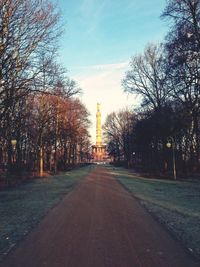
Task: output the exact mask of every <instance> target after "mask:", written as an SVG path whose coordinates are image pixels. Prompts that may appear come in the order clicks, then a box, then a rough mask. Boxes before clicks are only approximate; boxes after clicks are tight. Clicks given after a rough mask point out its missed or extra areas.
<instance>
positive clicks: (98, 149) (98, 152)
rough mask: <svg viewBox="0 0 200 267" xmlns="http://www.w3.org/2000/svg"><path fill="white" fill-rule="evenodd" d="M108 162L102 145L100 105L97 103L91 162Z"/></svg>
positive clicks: (104, 147)
mask: <svg viewBox="0 0 200 267" xmlns="http://www.w3.org/2000/svg"><path fill="white" fill-rule="evenodd" d="M107 160H108V155H107V152H106V145H103V144H102V128H101V112H100V104H99V103H97V113H96V145H93V146H92V161H93V162H97V163H98V162H99V163H101V162H105V161H107Z"/></svg>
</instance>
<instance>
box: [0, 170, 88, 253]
mask: <svg viewBox="0 0 200 267" xmlns="http://www.w3.org/2000/svg"><path fill="white" fill-rule="evenodd" d="M90 169H91V167H90V166H87V167H83V168H80V169H77V170H73V171H70V172H66V173H63V174H62V175H58V176H51V177H48V178H43V179H36V180H33V181H31V182H29V183H25V184H23V185H20V186H18V187H16V188H13V189H9V190H5V191H1V192H0V258H2V257H3V255H5V254H7V252H8V251H9V250H10V249H11V248H12V247H13V246H14V245H15V244H16V242H17V241H19V240H21V239H22V237H23V236H24V235H26V234H27V233H28V232H29V231H30V230H31V229H32V228H33V227H34V226H35V225H36V224H37V223H38V222H39V221H40V220H41V219H42V217H43V216H44V215H45V214H46V213H47V212H48V211H49V210H50V209H51V208H52V207H53V206H55V205H56V204H57V203H58V202H59V201H60V200H61V199H62V198H63V197H64V196H65V195H66V194H67V193H69V192H70V191H71V190H72V189H73V187H74V186H75V185H76V184H77V182H79V181H80V180H81V179H82V178H84V177H85V176H86V175H87V174H88V172H89V171H90Z"/></svg>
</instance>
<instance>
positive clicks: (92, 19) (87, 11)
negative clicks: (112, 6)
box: [79, 0, 106, 36]
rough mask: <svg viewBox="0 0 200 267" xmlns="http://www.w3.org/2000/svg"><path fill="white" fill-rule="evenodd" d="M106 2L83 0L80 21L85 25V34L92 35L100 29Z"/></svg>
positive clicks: (104, 0) (103, 0)
mask: <svg viewBox="0 0 200 267" xmlns="http://www.w3.org/2000/svg"><path fill="white" fill-rule="evenodd" d="M105 6H106V0H101V1H100V0H82V3H81V5H80V9H79V11H80V19H81V21H82V24H85V27H86V32H85V34H87V35H88V36H89V35H92V34H93V33H94V32H95V31H96V30H97V28H98V26H99V24H100V22H101V19H102V17H103V14H104V12H103V11H104V9H105Z"/></svg>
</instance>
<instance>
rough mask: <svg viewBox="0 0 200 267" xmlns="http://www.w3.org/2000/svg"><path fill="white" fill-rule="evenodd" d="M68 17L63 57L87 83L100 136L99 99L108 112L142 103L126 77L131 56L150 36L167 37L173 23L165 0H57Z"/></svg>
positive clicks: (87, 99) (87, 98)
mask: <svg viewBox="0 0 200 267" xmlns="http://www.w3.org/2000/svg"><path fill="white" fill-rule="evenodd" d="M57 1H58V4H59V6H60V8H61V11H62V16H63V21H64V23H65V33H64V35H63V37H62V40H61V50H60V55H61V61H62V63H63V64H64V66H65V67H66V68H67V69H68V74H69V76H70V77H72V78H73V79H75V80H76V81H77V82H78V83H79V85H80V86H81V87H82V89H83V96H82V97H81V98H82V101H83V102H84V104H85V105H86V106H87V108H88V110H89V111H90V112H91V119H92V122H93V124H94V125H93V127H92V128H91V135H92V136H93V140H94V136H95V113H96V103H97V102H100V103H101V105H102V119H103V122H104V120H105V117H106V115H107V114H108V113H110V112H112V111H115V110H119V109H121V108H124V107H125V106H130V105H133V106H135V105H137V99H135V97H133V96H129V97H127V95H125V94H124V93H123V90H122V88H121V79H122V78H123V76H124V73H125V71H126V70H127V69H128V64H129V61H130V59H131V57H132V56H133V55H135V54H137V53H140V52H142V51H143V50H144V47H145V46H146V45H147V44H148V43H149V42H159V41H162V40H163V38H164V36H165V34H166V32H167V30H168V28H167V25H166V23H165V22H164V21H162V20H161V19H160V15H161V13H162V11H163V9H164V7H165V4H166V1H165V0H149V1H148V0H115V1H114V0H57Z"/></svg>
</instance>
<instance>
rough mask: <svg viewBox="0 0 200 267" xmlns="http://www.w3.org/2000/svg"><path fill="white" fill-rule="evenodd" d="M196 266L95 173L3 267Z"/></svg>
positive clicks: (102, 173)
mask: <svg viewBox="0 0 200 267" xmlns="http://www.w3.org/2000/svg"><path fill="white" fill-rule="evenodd" d="M43 266H47V267H107V266H110V267H194V266H196V267H197V266H200V265H199V263H197V262H196V263H195V261H194V260H193V258H192V257H191V256H190V255H189V254H188V253H187V251H186V250H185V249H183V248H182V247H181V246H180V245H179V243H178V242H176V241H175V240H174V239H173V238H172V237H171V236H170V235H169V234H168V232H167V231H165V230H164V229H163V227H162V226H160V225H159V224H158V223H157V222H156V221H154V219H152V217H151V216H150V215H149V214H148V212H146V211H145V210H144V209H143V207H141V206H140V205H139V204H138V202H137V200H135V199H134V198H133V197H132V196H131V195H130V194H129V193H128V192H127V191H126V190H125V189H124V188H123V187H122V186H121V185H120V184H119V183H118V182H117V181H116V180H115V179H114V178H113V177H112V174H111V173H109V169H106V168H102V167H97V168H94V169H93V170H92V171H91V173H90V174H89V175H88V177H87V178H86V179H84V181H82V182H81V183H80V185H79V186H78V187H76V189H75V190H74V191H73V192H72V193H71V194H69V195H67V196H66V198H65V199H64V200H63V201H62V202H61V203H60V204H59V205H58V206H56V207H55V208H54V209H53V210H52V211H51V212H49V214H48V215H47V216H46V217H45V218H44V219H43V220H42V222H41V223H40V224H39V225H38V226H37V227H36V228H35V229H34V230H33V231H32V232H31V233H30V234H29V235H27V236H26V238H25V240H24V241H22V242H21V243H20V244H19V245H18V246H17V247H16V248H15V249H14V250H13V251H12V252H11V253H10V254H9V255H8V256H7V257H6V259H5V260H4V262H3V263H2V267H43Z"/></svg>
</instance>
